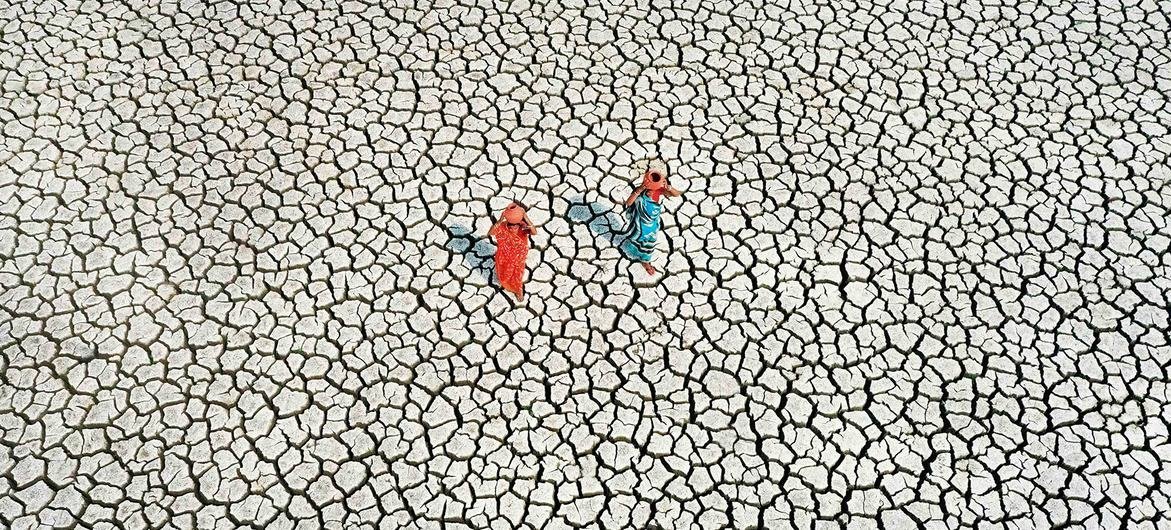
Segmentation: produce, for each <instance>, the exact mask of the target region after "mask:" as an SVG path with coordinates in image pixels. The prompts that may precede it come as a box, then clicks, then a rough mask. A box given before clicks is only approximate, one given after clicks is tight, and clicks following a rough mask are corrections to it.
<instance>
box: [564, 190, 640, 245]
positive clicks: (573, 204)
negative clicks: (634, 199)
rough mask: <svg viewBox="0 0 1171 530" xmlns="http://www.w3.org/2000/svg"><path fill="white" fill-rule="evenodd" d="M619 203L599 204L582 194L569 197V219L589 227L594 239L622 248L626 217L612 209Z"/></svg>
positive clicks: (626, 223)
mask: <svg viewBox="0 0 1171 530" xmlns="http://www.w3.org/2000/svg"><path fill="white" fill-rule="evenodd" d="M617 207H619V205H614V204H609V205H607V204H601V203H599V202H597V201H591V200H587V199H586V198H585V197H582V196H575V197H570V198H569V213H568V217H569V220H570V221H572V222H575V223H581V224H584V225H586V227H588V228H589V230H590V232H591V233H593V235H594V238H595V239H599V240H602V241H604V242H606V243H607V244H609V245H610V246H612V247H618V248H619V249H621V248H622V242H623V241H625V240H626V228H627V225H628V224H629V223H628V221H627V219H626V218H624V217H623V216H622V215H620V214H619V213H617V212H615V211H614V209H615V208H617Z"/></svg>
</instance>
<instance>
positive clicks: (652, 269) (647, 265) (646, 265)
mask: <svg viewBox="0 0 1171 530" xmlns="http://www.w3.org/2000/svg"><path fill="white" fill-rule="evenodd" d="M642 268H644V269H646V273H647V274H650V275H651V276H654V275H655V273H656V272H658V271H657V270H655V266H654V265H651V264H650V263H647V262H643V264H642Z"/></svg>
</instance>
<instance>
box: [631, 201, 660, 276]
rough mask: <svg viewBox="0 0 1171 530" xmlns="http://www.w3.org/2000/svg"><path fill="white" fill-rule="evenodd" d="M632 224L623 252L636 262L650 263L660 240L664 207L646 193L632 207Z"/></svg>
mask: <svg viewBox="0 0 1171 530" xmlns="http://www.w3.org/2000/svg"><path fill="white" fill-rule="evenodd" d="M630 206H631V207H630V224H629V225H627V228H626V242H625V243H623V244H622V250H624V251H626V253H627V254H628V255H630V257H631V259H634V260H635V261H642V262H649V261H650V260H651V253H652V252H654V250H655V242H657V241H658V239H659V226H660V224H659V215H660V214H662V213H663V206H662V205H661V204H659V203H657V202H655V201H654V200H652V199H651V195H650V193H649V192H647V191H644V192H642V193H641V194H639V196H638V198H637V199H635V200H634V204H631V205H630Z"/></svg>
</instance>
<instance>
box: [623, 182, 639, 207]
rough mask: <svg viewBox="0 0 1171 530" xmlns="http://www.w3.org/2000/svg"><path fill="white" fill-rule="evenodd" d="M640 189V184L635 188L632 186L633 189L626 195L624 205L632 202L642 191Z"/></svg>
mask: <svg viewBox="0 0 1171 530" xmlns="http://www.w3.org/2000/svg"><path fill="white" fill-rule="evenodd" d="M642 189H643V187H642V186H641V185H640V186H639V187H637V188H634V191H633V192H632V193H631V194H630V197H627V199H626V202H625V203H624V205H625V206H628V207H629V206H630V205H631V204H633V203H634V199H637V198H638V196H639V194H641V193H642Z"/></svg>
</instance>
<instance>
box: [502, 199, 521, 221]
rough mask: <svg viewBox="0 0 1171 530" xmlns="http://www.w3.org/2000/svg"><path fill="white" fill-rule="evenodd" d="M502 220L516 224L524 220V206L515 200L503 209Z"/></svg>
mask: <svg viewBox="0 0 1171 530" xmlns="http://www.w3.org/2000/svg"><path fill="white" fill-rule="evenodd" d="M504 220H505V221H508V222H510V223H512V224H518V223H522V222H524V220H525V209H524V207H522V206H521V205H519V204H517V203H515V202H514V203H512V204H510V205H508V208H505V209H504Z"/></svg>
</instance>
